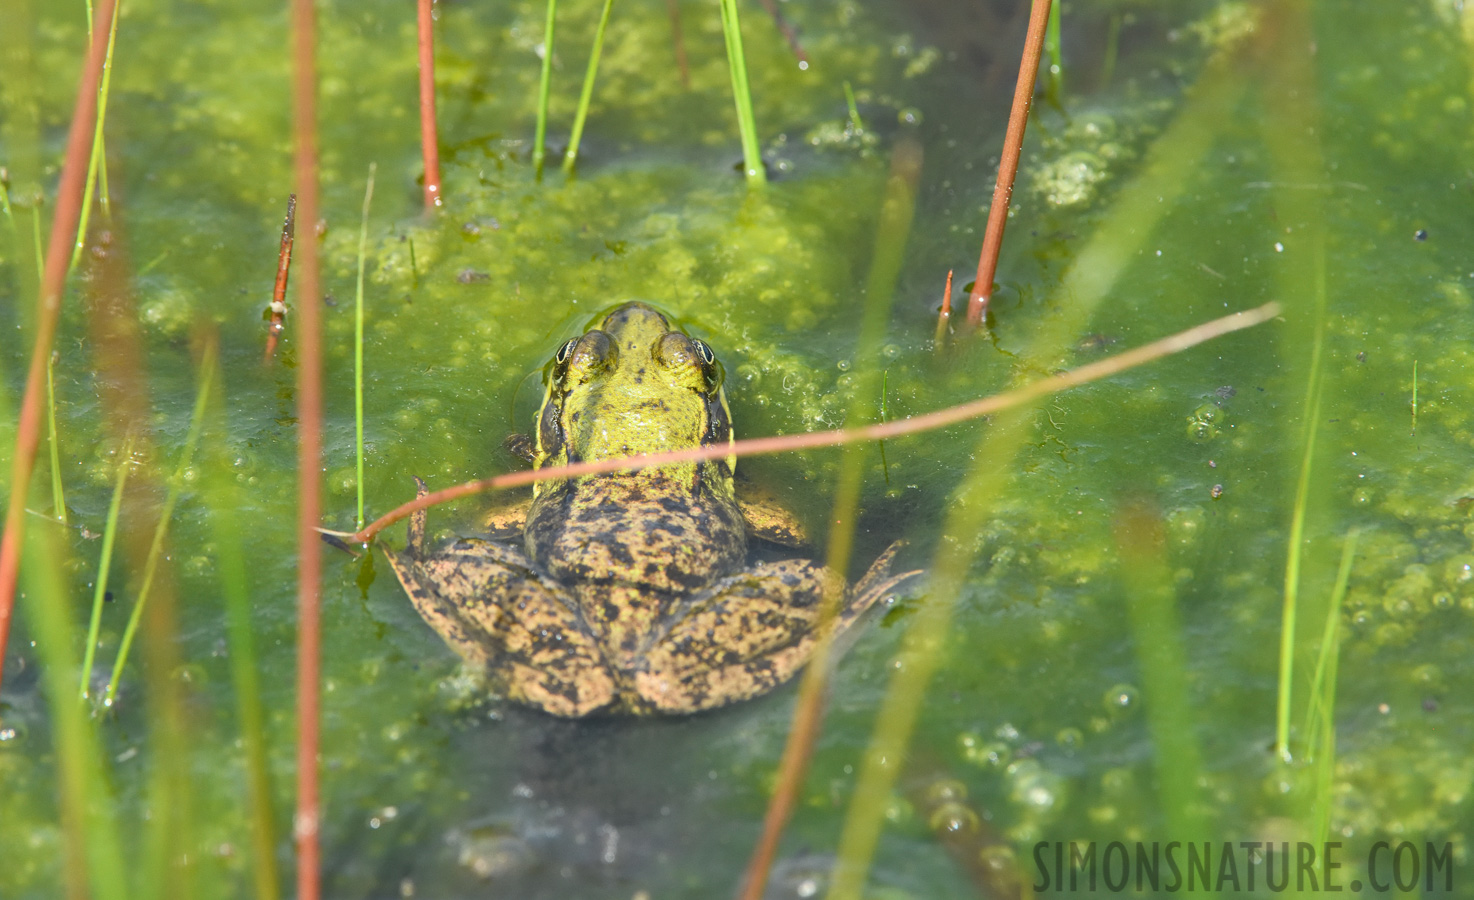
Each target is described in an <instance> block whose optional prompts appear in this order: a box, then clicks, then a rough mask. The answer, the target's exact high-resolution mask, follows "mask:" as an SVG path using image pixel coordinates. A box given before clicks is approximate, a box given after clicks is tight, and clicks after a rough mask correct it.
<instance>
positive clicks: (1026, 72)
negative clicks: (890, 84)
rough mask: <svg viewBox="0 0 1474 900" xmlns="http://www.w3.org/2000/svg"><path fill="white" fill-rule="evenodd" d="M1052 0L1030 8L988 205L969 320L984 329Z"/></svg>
mask: <svg viewBox="0 0 1474 900" xmlns="http://www.w3.org/2000/svg"><path fill="white" fill-rule="evenodd" d="M1049 9H1050V0H1034V5H1033V7H1032V8H1031V9H1030V11H1029V31H1028V34H1027V35H1026V36H1025V37H1024V55H1023V59H1021V60H1019V67H1018V83H1017V84H1016V85H1015V86H1014V90H1013V108H1012V110H1010V112H1009V114H1008V131H1007V133H1005V134H1004V136H1003V155H1002V157H1000V159H999V161H998V180H997V182H996V183H995V184H994V186H993V203H992V205H991V206H990V207H989V208H988V228H987V230H986V231H985V232H984V233H983V249H982V252H981V253H980V254H979V256H978V275H977V278H976V279H974V280H973V283H972V293H971V294H970V295H969V297H968V301H967V322H968V324H969V325H971V326H972V327H974V328H981V327H982V326H983V324H984V322H985V321H986V319H987V315H988V300H989V299H990V298H991V297H992V296H993V276H994V275H996V274H997V272H998V252H999V251H1000V250H1001V249H1002V247H1003V229H1004V226H1005V225H1007V224H1008V206H1009V204H1010V203H1011V202H1012V201H1013V183H1014V180H1015V179H1017V177H1018V165H1019V157H1020V155H1021V154H1022V152H1023V147H1024V129H1025V128H1026V127H1027V126H1028V124H1029V108H1030V107H1031V106H1032V105H1033V103H1034V85H1035V84H1037V83H1038V81H1039V57H1040V56H1041V55H1042V53H1043V49H1044V30H1045V25H1046V24H1047V23H1048V21H1049Z"/></svg>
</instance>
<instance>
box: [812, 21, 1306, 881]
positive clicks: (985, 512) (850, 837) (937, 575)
mask: <svg viewBox="0 0 1474 900" xmlns="http://www.w3.org/2000/svg"><path fill="white" fill-rule="evenodd" d="M1231 50H1232V48H1229V50H1228V51H1225V52H1220V53H1219V54H1218V55H1216V56H1215V57H1214V58H1213V59H1212V60H1210V62H1209V65H1208V67H1207V68H1206V69H1205V71H1204V73H1203V76H1202V77H1201V78H1200V79H1199V81H1198V84H1197V89H1196V90H1195V91H1194V92H1192V93H1191V94H1190V95H1189V96H1190V100H1189V102H1188V103H1187V104H1186V105H1185V106H1184V108H1183V110H1182V112H1181V113H1180V114H1179V115H1178V117H1177V119H1176V121H1174V122H1173V123H1172V124H1171V125H1170V126H1169V127H1168V128H1167V130H1166V131H1165V132H1163V134H1162V136H1161V137H1160V138H1158V139H1157V141H1156V142H1155V143H1154V144H1153V146H1152V148H1151V150H1150V151H1149V152H1148V155H1147V158H1146V160H1145V163H1144V165H1143V166H1142V169H1141V171H1140V173H1139V174H1138V175H1137V176H1136V177H1135V178H1134V179H1133V180H1132V181H1131V182H1129V183H1127V184H1126V185H1125V186H1123V187H1122V189H1121V191H1120V192H1119V193H1118V194H1117V196H1116V200H1115V202H1114V203H1113V204H1112V206H1111V208H1110V210H1109V211H1108V212H1107V214H1106V216H1105V218H1104V219H1103V220H1102V221H1101V222H1100V224H1099V225H1098V226H1097V228H1096V231H1095V233H1094V234H1093V235H1092V237H1091V238H1090V240H1089V241H1087V242H1086V244H1085V245H1084V246H1083V247H1082V248H1081V250H1080V252H1079V254H1078V255H1077V256H1076V258H1075V260H1074V261H1073V263H1072V264H1071V265H1070V267H1069V269H1068V270H1066V272H1065V273H1064V274H1063V276H1062V277H1061V279H1060V285H1059V288H1058V289H1057V290H1056V292H1055V296H1056V297H1058V298H1059V307H1058V308H1057V309H1054V310H1053V311H1052V312H1051V313H1050V314H1049V315H1047V316H1045V317H1042V318H1041V319H1040V321H1039V323H1038V326H1037V331H1036V333H1035V336H1034V337H1033V339H1032V340H1030V342H1029V345H1030V347H1031V348H1032V349H1031V350H1030V351H1028V352H1026V353H1024V354H1022V355H1023V356H1024V357H1025V358H1053V355H1054V354H1056V353H1058V352H1059V349H1060V348H1062V347H1066V346H1069V345H1070V344H1071V343H1073V339H1074V337H1073V336H1074V335H1076V334H1078V333H1079V332H1080V330H1081V329H1082V328H1083V327H1084V326H1085V323H1087V322H1088V321H1089V318H1090V316H1091V315H1092V314H1093V312H1094V310H1095V309H1096V308H1097V307H1098V306H1099V305H1100V303H1101V302H1102V301H1103V300H1104V299H1105V298H1106V296H1107V295H1108V294H1109V293H1110V292H1111V291H1112V290H1113V289H1114V287H1115V285H1116V282H1117V280H1118V279H1119V278H1120V275H1121V273H1122V272H1123V271H1124V270H1125V268H1126V267H1127V265H1128V264H1129V263H1130V262H1131V261H1133V260H1135V259H1136V258H1137V256H1138V253H1139V251H1140V250H1141V248H1142V245H1143V244H1144V243H1145V241H1146V240H1148V239H1149V236H1150V235H1151V234H1152V233H1153V229H1154V228H1155V226H1156V225H1157V223H1158V222H1160V221H1161V219H1162V216H1163V215H1164V212H1165V210H1166V209H1169V208H1170V205H1171V203H1172V202H1173V201H1174V200H1175V199H1176V198H1177V197H1178V196H1179V195H1180V194H1181V192H1182V191H1183V189H1184V185H1186V184H1187V183H1189V180H1190V179H1189V175H1190V173H1191V172H1192V170H1193V169H1194V167H1195V166H1197V165H1198V162H1199V160H1200V159H1201V158H1202V156H1203V155H1204V153H1206V152H1207V149H1208V147H1209V146H1211V144H1212V142H1213V141H1214V140H1215V139H1216V136H1217V134H1218V131H1219V129H1221V127H1222V123H1223V122H1224V120H1225V116H1224V110H1226V109H1228V108H1230V107H1231V106H1232V105H1233V104H1234V103H1236V102H1237V100H1238V98H1239V97H1240V96H1242V93H1243V88H1244V76H1243V75H1242V74H1240V71H1239V69H1238V68H1237V67H1236V66H1235V65H1234V63H1235V62H1236V61H1237V59H1236V58H1237V56H1238V54H1237V53H1236V52H1231ZM1260 312H1261V313H1264V314H1270V315H1274V314H1277V310H1276V312H1274V313H1271V311H1270V310H1267V309H1264V310H1261V311H1260ZM1199 327H1202V326H1199ZM1140 349H1144V348H1140ZM1131 352H1136V351H1131ZM1112 359H1115V360H1117V364H1120V363H1125V362H1126V360H1125V359H1123V358H1121V357H1112ZM1076 373H1077V375H1078V374H1084V373H1083V371H1082V370H1076ZM1035 384H1039V383H1038V382H1036V383H1035ZM1008 393H1009V394H1012V393H1013V392H1008ZM1002 396H1008V394H1005V395H1002ZM1038 396H1041V395H1037V394H1036V395H1035V397H1034V398H1030V400H1022V399H1021V398H1020V401H1021V402H1010V403H1009V404H1008V409H1009V411H1008V412H1007V413H1006V414H1000V415H997V416H995V417H994V419H993V420H992V422H991V423H990V426H989V428H988V429H987V431H986V432H985V434H984V436H983V438H982V440H981V441H980V442H979V444H978V446H977V449H976V451H975V452H974V454H973V457H972V458H973V459H975V460H977V461H978V462H976V463H975V464H974V465H973V468H972V471H970V472H969V473H967V475H966V476H965V477H964V478H963V480H962V482H961V484H960V485H959V487H958V490H957V492H956V494H955V500H954V502H952V503H950V504H949V509H948V513H947V520H946V522H945V523H944V524H943V527H942V530H941V533H943V534H957V535H967V534H977V533H979V532H980V531H981V530H982V528H983V527H984V526H985V523H986V522H987V520H988V517H989V516H990V515H991V514H992V513H993V511H994V507H995V504H996V502H997V499H998V497H999V496H1000V495H1001V493H1002V491H1003V490H1004V486H1005V485H1006V484H1007V483H1008V482H1009V480H1010V479H1009V478H1008V477H1007V474H1006V473H1008V472H1009V470H1010V465H1011V462H1012V461H1013V460H1014V459H1015V458H1016V457H1017V455H1018V453H1019V452H1020V450H1021V448H1022V447H1023V446H1024V445H1025V444H1026V442H1028V441H1029V440H1030V439H1031V438H1032V437H1033V435H1034V428H1033V425H1034V422H1035V419H1036V416H1037V410H1032V409H1027V408H1023V407H1024V406H1025V405H1026V404H1029V403H1031V402H1032V400H1033V399H1037V397H1038ZM1010 399H1013V398H1010ZM933 415H935V414H933ZM903 421H907V420H903ZM974 552H975V551H974V549H973V548H972V547H971V545H970V544H969V543H968V542H951V543H944V544H943V545H942V546H941V547H940V548H939V550H938V553H937V556H936V558H935V559H934V560H933V564H932V566H931V567H930V569H929V571H930V573H931V577H930V581H929V584H928V589H927V596H926V598H925V599H924V601H923V602H921V603H920V604H919V605H918V607H917V611H916V612H915V613H914V614H913V615H912V616H911V617H910V619H909V622H910V624H909V627H908V628H907V631H906V635H905V637H904V639H903V646H902V650H901V654H900V657H899V658H898V660H897V662H896V668H897V671H896V672H895V674H894V675H893V676H892V679H891V684H890V686H889V688H888V689H887V691H886V695H885V699H884V700H883V701H882V703H881V708H880V710H879V712H878V713H877V715H876V720H875V726H874V729H873V732H872V738H871V743H870V747H869V749H868V750H867V752H866V754H865V757H864V759H863V760H862V762H861V765H860V771H859V773H858V777H857V780H856V784H855V788H854V790H853V792H852V795H851V797H852V799H851V801H850V809H849V812H848V814H847V815H846V817H845V823H844V827H843V830H842V832H841V835H840V840H839V848H838V854H837V855H838V860H837V863H836V867H835V877H834V881H833V882H832V883H831V885H830V889H829V892H828V894H827V896H828V897H829V900H853V898H857V897H859V896H860V893H861V890H862V888H863V886H864V884H865V881H866V879H867V876H868V873H869V868H870V862H871V859H872V856H873V854H874V850H875V847H876V845H877V843H878V841H879V839H880V832H881V828H882V827H883V824H884V822H885V811H886V808H887V806H888V805H889V804H890V802H891V798H892V796H893V791H894V786H895V782H896V778H897V776H898V775H899V773H900V771H901V769H902V765H903V764H904V761H905V757H906V751H907V747H908V746H909V743H910V739H911V735H912V732H913V730H914V728H915V725H916V720H917V716H918V714H919V712H920V710H921V709H922V707H923V706H924V703H925V696H926V688H927V685H928V683H929V682H930V679H931V676H932V674H933V672H934V671H935V670H936V667H937V666H938V665H939V664H940V661H941V659H942V657H943V653H942V648H943V647H944V645H945V641H946V638H947V635H948V630H949V627H950V623H951V614H952V604H953V603H954V602H955V600H956V598H957V597H958V596H959V595H960V594H961V593H962V590H963V585H964V584H965V583H966V581H967V577H968V573H969V571H970V570H971V566H972V562H973V555H974Z"/></svg>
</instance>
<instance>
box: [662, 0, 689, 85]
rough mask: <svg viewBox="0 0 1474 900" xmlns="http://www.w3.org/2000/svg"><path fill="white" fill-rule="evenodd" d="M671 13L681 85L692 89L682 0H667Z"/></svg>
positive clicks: (672, 36) (668, 10) (671, 33)
mask: <svg viewBox="0 0 1474 900" xmlns="http://www.w3.org/2000/svg"><path fill="white" fill-rule="evenodd" d="M665 8H666V11H667V12H668V13H669V14H670V39H671V43H672V44H674V45H675V51H676V69H677V70H678V71H679V72H680V73H681V87H682V88H684V89H685V90H688V91H689V90H691V64H690V63H689V62H688V61H687V60H686V38H685V37H684V35H683V34H682V30H681V0H665Z"/></svg>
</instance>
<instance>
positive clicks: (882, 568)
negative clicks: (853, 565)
mask: <svg viewBox="0 0 1474 900" xmlns="http://www.w3.org/2000/svg"><path fill="white" fill-rule="evenodd" d="M904 546H906V542H905V541H895V542H894V543H892V544H891V545H890V546H889V547H887V548H885V552H884V553H882V554H880V556H878V557H876V559H875V562H873V563H871V564H870V568H869V569H868V570H866V572H865V575H864V577H862V578H861V579H860V580H859V581H857V582H855V586H854V588H853V593H854V595H855V596H856V597H866V596H868V597H870V600H869V601H868V602H866V604H865V606H866V608H869V606H870V605H871V604H873V603H875V601H877V600H879V599H881V598H882V597H887V596H890V595H892V594H895V593H896V592H898V591H899V590H900V589H901V587H902V585H904V584H906V583H907V582H910V581H913V580H915V579H916V578H918V577H920V576H921V575H923V574H925V573H924V571H923V570H922V569H912V570H911V571H909V572H902V573H901V574H899V575H892V574H891V563H892V562H894V561H895V558H896V554H897V553H899V552H901V548H902V547H904Z"/></svg>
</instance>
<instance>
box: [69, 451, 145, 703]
mask: <svg viewBox="0 0 1474 900" xmlns="http://www.w3.org/2000/svg"><path fill="white" fill-rule="evenodd" d="M132 465H133V439H132V437H131V436H130V437H129V439H128V440H127V441H126V442H125V443H124V444H123V455H122V457H121V459H120V460H119V462H118V479H117V481H116V482H114V483H113V499H112V501H111V502H110V503H109V504H108V508H107V523H106V524H105V525H103V528H102V552H101V553H100V554H99V555H98V559H97V584H96V586H95V587H94V588H93V591H92V616H91V618H90V619H89V620H88V622H87V644H86V648H85V649H84V650H83V652H82V679H81V687H80V689H79V692H80V694H81V697H82V699H83V700H85V699H87V696H88V690H87V689H88V687H89V686H90V685H91V683H92V659H93V656H94V655H95V654H96V651H97V634H98V631H99V630H100V629H101V628H102V604H103V601H105V600H106V599H107V581H108V573H109V572H110V571H111V570H112V565H113V544H114V542H115V541H116V540H117V537H118V511H119V510H120V509H122V507H123V488H124V486H126V485H127V483H128V470H129V468H131V467H132Z"/></svg>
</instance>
